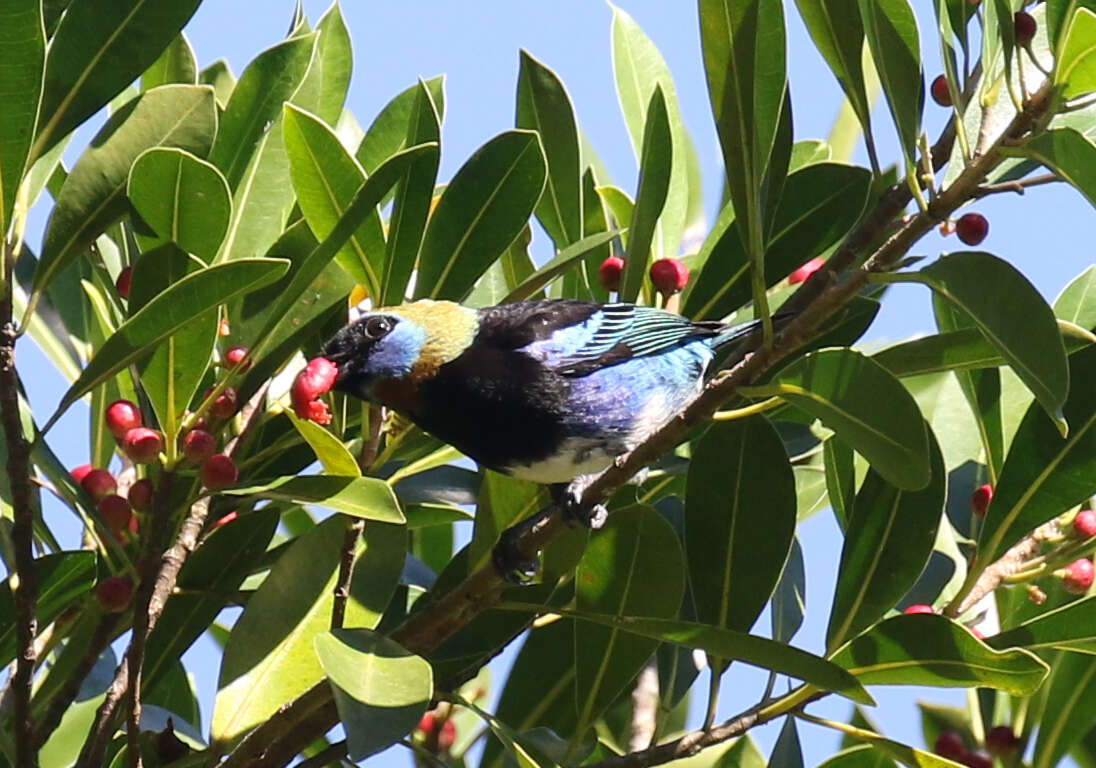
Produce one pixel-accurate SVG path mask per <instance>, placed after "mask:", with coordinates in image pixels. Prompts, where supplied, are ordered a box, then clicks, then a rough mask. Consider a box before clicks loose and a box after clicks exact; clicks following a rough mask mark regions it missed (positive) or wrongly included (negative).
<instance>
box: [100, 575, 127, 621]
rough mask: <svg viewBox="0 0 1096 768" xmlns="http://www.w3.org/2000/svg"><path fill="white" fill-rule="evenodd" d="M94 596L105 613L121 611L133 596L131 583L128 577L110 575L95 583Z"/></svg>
mask: <svg viewBox="0 0 1096 768" xmlns="http://www.w3.org/2000/svg"><path fill="white" fill-rule="evenodd" d="M95 597H96V599H97V600H98V601H99V607H100V608H102V609H103V610H104V611H106V612H107V613H121V612H122V611H124V610H125V609H126V607H127V606H128V605H129V601H130V600H131V599H132V598H133V585H131V584H130V583H129V579H126V578H123V577H121V576H111V577H110V578H107V579H103V580H102V581H100V582H99V583H98V584H97V585H95Z"/></svg>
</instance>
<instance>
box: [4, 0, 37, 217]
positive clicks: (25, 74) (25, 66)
mask: <svg viewBox="0 0 1096 768" xmlns="http://www.w3.org/2000/svg"><path fill="white" fill-rule="evenodd" d="M0 45H2V46H3V49H4V61H5V64H4V66H3V67H2V68H0V103H2V104H3V105H4V119H3V121H2V122H0V232H7V231H8V229H9V225H10V222H11V213H12V209H13V207H14V206H15V195H16V193H17V192H18V191H19V185H20V183H22V180H23V171H24V170H26V166H27V160H28V155H29V153H30V148H31V142H32V140H33V139H34V124H35V119H36V118H37V116H38V98H39V96H40V94H41V92H42V71H43V68H44V67H45V58H46V32H45V29H44V28H43V25H42V5H41V3H28V2H24V1H22V0H5V2H3V3H0ZM38 154H39V155H41V154H43V152H42V150H41V149H40V150H39V151H38ZM35 160H37V158H36V157H35V158H30V162H31V164H33V163H34V161H35ZM31 202H32V201H31Z"/></svg>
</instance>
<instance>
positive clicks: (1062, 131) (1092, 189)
mask: <svg viewBox="0 0 1096 768" xmlns="http://www.w3.org/2000/svg"><path fill="white" fill-rule="evenodd" d="M1093 18H1094V19H1096V16H1093ZM1093 34H1094V35H1096V28H1094V29H1093ZM1094 42H1096V41H1094ZM1093 65H1094V66H1096V57H1093ZM1022 151H1023V154H1024V155H1025V156H1027V157H1030V158H1032V159H1033V160H1036V161H1038V162H1040V163H1042V164H1043V165H1045V166H1046V167H1048V168H1050V169H1051V170H1052V171H1054V172H1055V173H1056V174H1058V175H1059V176H1061V177H1062V178H1063V179H1065V180H1066V181H1068V182H1069V183H1070V184H1072V185H1073V186H1074V187H1076V188H1077V191H1079V192H1080V193H1081V194H1082V195H1084V196H1085V198H1086V199H1087V200H1088V202H1089V203H1091V204H1092V205H1096V169H1094V167H1093V163H1094V162H1096V144H1093V143H1092V142H1091V141H1090V140H1089V139H1088V137H1086V136H1085V135H1084V134H1082V133H1079V132H1077V131H1075V130H1073V129H1072V128H1056V129H1053V130H1049V131H1040V132H1039V133H1038V134H1037V135H1035V136H1033V137H1032V138H1031V140H1030V141H1028V142H1025V143H1024V146H1023V150H1022Z"/></svg>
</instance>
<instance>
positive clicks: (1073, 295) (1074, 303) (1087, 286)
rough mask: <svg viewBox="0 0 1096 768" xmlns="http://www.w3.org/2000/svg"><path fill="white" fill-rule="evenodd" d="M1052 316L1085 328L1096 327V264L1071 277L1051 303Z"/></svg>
mask: <svg viewBox="0 0 1096 768" xmlns="http://www.w3.org/2000/svg"><path fill="white" fill-rule="evenodd" d="M1052 308H1053V309H1054V316H1055V317H1057V318H1058V319H1059V320H1065V321H1067V322H1070V323H1073V324H1074V325H1077V326H1080V327H1081V328H1084V329H1085V330H1089V331H1090V330H1092V329H1093V328H1096V266H1090V267H1088V268H1087V269H1086V270H1085V271H1084V272H1082V273H1081V274H1079V275H1077V277H1075V278H1073V279H1072V280H1071V281H1070V282H1069V284H1068V285H1067V286H1066V287H1065V288H1063V289H1062V292H1061V293H1060V294H1058V298H1056V299H1055V300H1054V304H1053V305H1052Z"/></svg>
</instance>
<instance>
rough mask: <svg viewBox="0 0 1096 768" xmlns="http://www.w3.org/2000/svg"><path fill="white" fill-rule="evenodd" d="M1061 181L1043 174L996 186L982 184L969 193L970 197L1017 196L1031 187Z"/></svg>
mask: <svg viewBox="0 0 1096 768" xmlns="http://www.w3.org/2000/svg"><path fill="white" fill-rule="evenodd" d="M1061 180H1062V177H1061V176H1059V175H1058V174H1056V173H1044V174H1041V175H1039V176H1028V177H1027V178H1024V179H1014V180H1013V181H1002V182H999V183H997V184H982V185H980V186H979V187H977V188H976V189H975V190H974V192H972V193H971V197H986V196H987V195H996V194H1000V193H1001V192H1015V193H1016V194H1018V195H1022V194H1024V191H1025V190H1027V189H1030V188H1031V187H1038V186H1041V185H1043V184H1053V183H1054V182H1056V181H1061Z"/></svg>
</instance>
